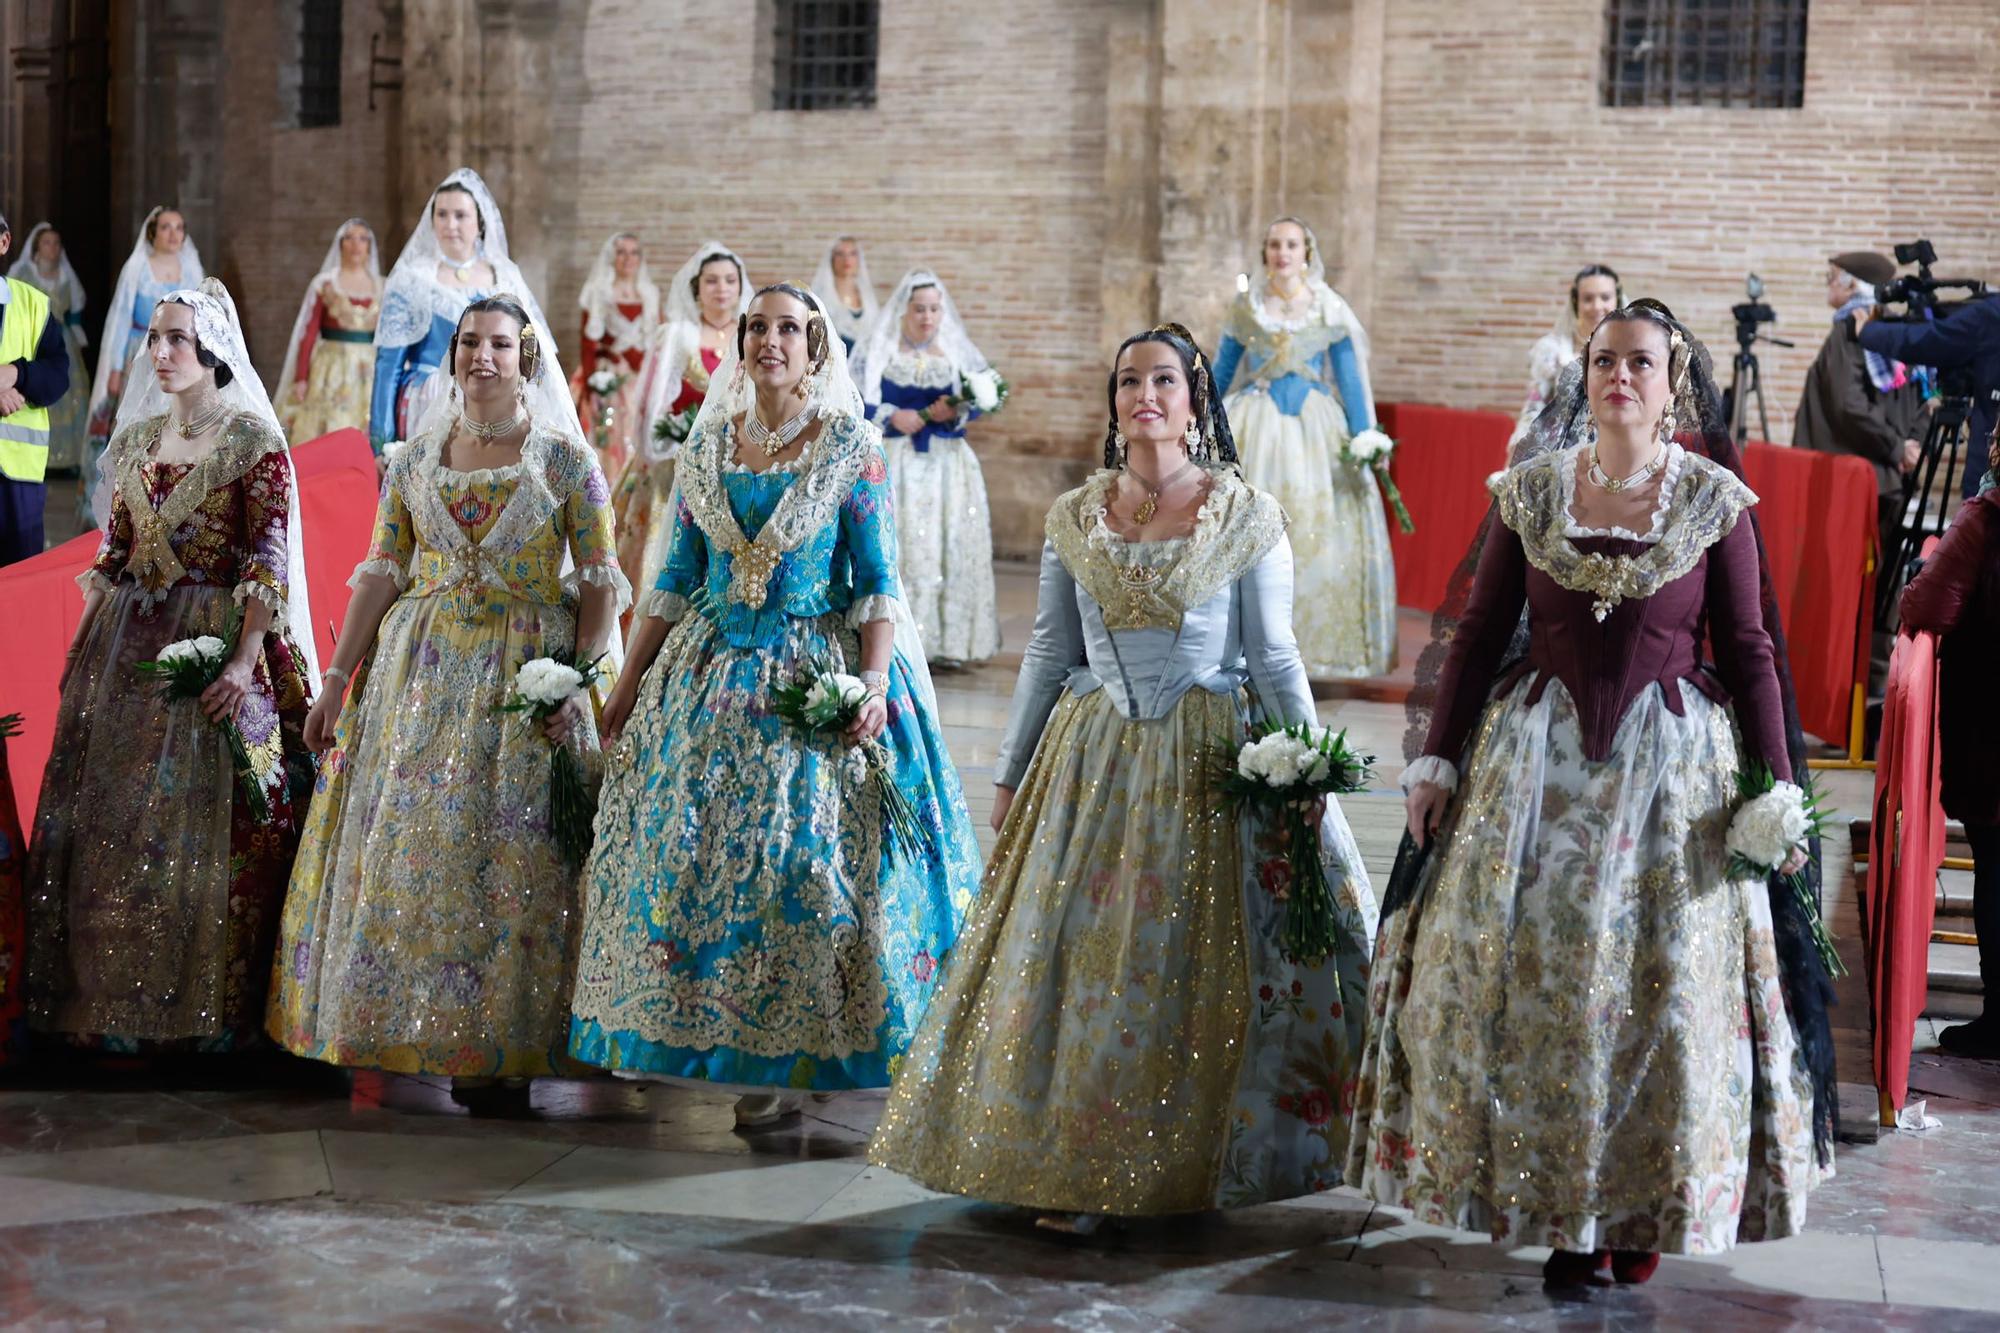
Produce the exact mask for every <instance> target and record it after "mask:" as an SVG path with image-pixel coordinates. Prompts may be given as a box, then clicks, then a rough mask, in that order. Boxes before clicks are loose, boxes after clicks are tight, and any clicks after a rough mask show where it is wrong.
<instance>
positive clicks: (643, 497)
mask: <svg viewBox="0 0 2000 1333" xmlns="http://www.w3.org/2000/svg"><path fill="white" fill-rule="evenodd" d="M661 337H662V338H663V339H664V337H665V330H662V331H661ZM699 355H700V361H699V363H698V364H697V363H696V362H693V361H690V362H689V363H688V364H687V366H686V367H685V368H684V369H681V370H679V371H677V372H676V373H677V374H678V375H679V376H680V379H681V391H680V393H679V394H678V395H677V396H676V397H675V398H674V401H673V402H671V403H669V404H668V405H667V415H669V416H679V415H680V414H681V413H683V412H685V411H687V410H688V408H690V407H693V406H695V405H697V404H699V403H700V402H701V397H702V394H703V393H705V392H706V391H707V389H708V377H709V376H710V375H712V374H714V373H715V368H716V367H717V366H719V365H721V364H722V356H721V354H720V353H718V352H714V351H711V350H710V349H708V348H706V347H704V348H702V349H701V350H700V353H699ZM656 359H658V358H656ZM651 372H652V373H653V374H660V373H664V372H663V371H662V370H661V369H660V368H659V367H653V368H651ZM638 388H639V390H640V391H639V392H638V393H637V394H636V397H637V398H638V400H639V401H640V402H641V403H644V401H645V399H646V394H645V389H646V382H645V381H644V380H642V381H641V382H640V384H639V386H638ZM633 417H634V419H635V421H637V422H638V429H639V430H641V431H644V430H645V429H646V425H645V412H644V410H643V408H642V409H641V410H639V411H635V412H634V413H633ZM662 447H663V446H661V445H659V444H657V443H655V442H652V441H648V440H644V439H635V440H633V441H632V457H631V460H630V461H629V462H627V463H626V465H625V468H624V470H623V471H622V472H621V473H620V474H619V477H618V490H617V493H616V495H615V498H614V499H613V501H612V508H613V510H615V511H616V513H617V516H618V565H619V568H621V569H623V570H624V571H625V577H626V578H628V579H630V580H631V581H632V586H633V587H635V588H642V589H643V588H650V587H652V586H653V584H654V582H655V581H656V580H657V579H658V578H659V576H660V566H661V565H663V564H665V563H666V559H667V542H668V540H669V539H670V538H672V536H673V533H674V521H673V520H674V514H673V495H674V457H673V456H672V455H669V456H668V457H665V458H657V457H654V454H655V453H657V452H658V450H659V449H661V448H662Z"/></svg>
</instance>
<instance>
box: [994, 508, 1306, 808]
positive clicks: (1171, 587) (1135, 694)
mask: <svg viewBox="0 0 2000 1333" xmlns="http://www.w3.org/2000/svg"><path fill="white" fill-rule="evenodd" d="M1116 480H1117V474H1116V473H1115V472H1110V471H1103V472H1099V473H1097V474H1096V475H1095V476H1093V477H1092V478H1091V479H1090V480H1089V481H1087V482H1085V483H1084V485H1083V486H1081V487H1079V488H1078V489H1076V490H1074V491H1070V492H1069V493H1067V494H1065V495H1063V496H1062V497H1061V498H1059V499H1058V500H1057V501H1056V503H1055V505H1054V506H1053V507H1052V508H1051V509H1050V511H1049V518H1048V523H1047V527H1046V536H1047V541H1046V543H1045V545H1044V546H1043V549H1042V575H1041V588H1040V593H1039V600H1038V602H1037V607H1036V612H1035V629H1034V633H1033V635H1032V636H1031V637H1030V639H1029V643H1028V646H1027V648H1026V649H1025V650H1023V652H1022V654H1021V679H1020V683H1019V684H1018V685H1017V686H1016V687H1015V690H1014V705H1013V709H1012V713H1011V716H1010V717H1009V719H1008V724H1007V733H1006V738H1005V740H1004V741H1003V742H1002V744H1001V747H1000V754H999V757H998V758H997V759H996V761H995V765H994V768H995V777H994V781H995V782H997V783H999V784H1000V785H1002V786H1018V785H1019V783H1020V780H1021V778H1022V776H1023V775H1024V774H1025V773H1026V772H1027V768H1028V761H1029V760H1030V759H1031V758H1033V756H1034V750H1035V746H1036V744H1037V743H1038V742H1039V741H1040V739H1041V734H1042V729H1043V727H1044V726H1046V725H1047V722H1048V717H1049V713H1050V711H1051V710H1052V709H1053V708H1054V707H1055V704H1056V700H1057V699H1058V698H1059V697H1060V696H1061V695H1062V694H1063V693H1064V692H1065V691H1067V692H1068V693H1071V694H1078V695H1082V694H1089V693H1092V692H1093V691H1096V690H1100V689H1101V690H1103V691H1105V693H1106V695H1107V697H1109V698H1110V699H1111V701H1112V703H1113V704H1114V705H1115V706H1116V707H1117V709H1118V711H1119V712H1120V713H1121V714H1123V715H1124V716H1125V717H1127V718H1131V719H1134V720H1138V719H1150V718H1162V717H1165V716H1167V714H1169V713H1170V712H1172V711H1173V709H1174V707H1175V705H1177V704H1178V703H1179V702H1180V701H1181V699H1182V698H1183V697H1184V696H1185V695H1186V694H1187V692H1188V691H1189V690H1193V689H1203V690H1209V691H1212V692H1214V693H1217V694H1233V693H1235V692H1236V691H1237V690H1239V689H1242V688H1243V687H1244V686H1245V685H1246V684H1250V685H1254V686H1255V688H1256V692H1257V702H1258V706H1259V707H1260V709H1261V710H1262V711H1263V712H1264V713H1266V714H1268V715H1272V716H1276V717H1282V718H1283V719H1285V720H1286V721H1291V722H1301V721H1310V720H1311V719H1312V718H1313V716H1314V711H1313V702H1312V691H1311V689H1310V688H1309V686H1308V685H1307V682H1306V675H1305V667H1304V664H1303V663H1302V662H1301V660H1300V658H1299V651H1298V644H1297V641H1296V640H1295V639H1294V638H1293V637H1292V553H1291V546H1290V543H1288V542H1287V541H1286V540H1285V515H1284V511H1283V510H1282V509H1281V508H1280V507H1279V506H1278V502H1277V501H1276V500H1274V499H1273V498H1272V497H1271V496H1269V495H1267V494H1266V493H1264V492H1263V491H1260V490H1257V489H1255V488H1254V487H1252V486H1250V485H1248V484H1247V483H1245V482H1243V481H1242V480H1241V479H1240V478H1238V477H1237V476H1236V474H1235V473H1233V472H1217V473H1215V474H1214V477H1213V481H1212V484H1211V488H1210V490H1209V494H1208V496H1207V498H1206V499H1205V500H1204V501H1203V502H1202V506H1201V509H1200V510H1199V511H1198V512H1197V514H1196V517H1195V529H1194V532H1193V533H1192V534H1191V535H1190V536H1187V537H1182V538H1170V539H1166V540H1161V541H1145V542H1128V541H1126V540H1124V539H1123V538H1121V537H1120V536H1119V535H1118V534H1117V533H1115V532H1113V531H1112V530H1111V529H1110V528H1109V526H1107V525H1106V523H1105V512H1106V507H1107V504H1106V501H1107V497H1108V496H1109V494H1110V489H1111V486H1112V485H1113V483H1115V481H1116Z"/></svg>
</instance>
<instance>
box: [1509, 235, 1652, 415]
mask: <svg viewBox="0 0 2000 1333" xmlns="http://www.w3.org/2000/svg"><path fill="white" fill-rule="evenodd" d="M1624 304H1625V289H1624V288H1623V287H1622V286H1620V285H1619V282H1618V275H1617V274H1616V273H1615V272H1613V271H1612V270H1611V269H1610V268H1608V267H1606V266H1605V265H1603V264H1585V265H1584V266H1583V267H1582V268H1580V269H1578V270H1577V272H1576V276H1575V277H1573V278H1571V279H1570V280H1569V313H1568V314H1567V315H1566V316H1564V317H1563V318H1562V319H1560V320H1558V321H1556V326H1555V327H1554V328H1553V329H1551V330H1549V331H1548V332H1547V333H1544V334H1543V335H1542V336H1541V337H1539V338H1537V339H1535V345H1534V346H1533V347H1530V348H1529V349H1528V396H1527V399H1526V400H1525V401H1524V402H1523V403H1522V404H1521V415H1520V419H1519V420H1518V421H1516V422H1515V423H1514V434H1513V437H1512V438H1511V439H1509V440H1508V444H1509V445H1513V444H1517V443H1519V442H1520V440H1521V439H1522V437H1524V436H1525V435H1527V433H1528V431H1529V429H1530V428H1531V427H1532V426H1533V425H1534V424H1535V418H1536V417H1538V416H1540V415H1541V414H1542V409H1543V408H1545V407H1547V406H1548V405H1549V400H1550V399H1551V398H1553V397H1554V396H1555V391H1556V381H1557V380H1558V379H1560V378H1561V377H1562V373H1563V369H1564V367H1566V366H1568V365H1569V363H1570V362H1572V361H1574V360H1576V358H1577V354H1578V350H1579V349H1580V348H1581V347H1582V346H1583V345H1584V344H1585V343H1587V342H1589V341H1590V335H1591V334H1592V333H1593V332H1595V331H1596V329H1597V321H1598V320H1600V319H1603V318H1604V317H1605V316H1606V315H1608V314H1610V313H1611V312H1612V311H1613V310H1616V309H1617V308H1618V307H1619V306H1621V305H1624Z"/></svg>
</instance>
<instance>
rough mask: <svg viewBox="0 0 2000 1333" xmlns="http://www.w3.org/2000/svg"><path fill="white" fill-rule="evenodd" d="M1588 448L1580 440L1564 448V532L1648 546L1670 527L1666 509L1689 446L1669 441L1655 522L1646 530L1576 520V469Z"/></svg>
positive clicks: (1653, 520)
mask: <svg viewBox="0 0 2000 1333" xmlns="http://www.w3.org/2000/svg"><path fill="white" fill-rule="evenodd" d="M1589 451H1590V446H1589V445H1587V444H1578V445H1572V446H1571V447H1570V448H1568V449H1565V450H1563V452H1562V456H1561V460H1560V463H1559V466H1558V471H1559V473H1560V475H1561V477H1562V505H1563V510H1562V512H1563V536H1565V537H1568V538H1570V539H1571V540H1575V539H1577V538H1579V537H1616V538H1619V539H1621V540H1624V541H1628V542H1644V543H1646V544H1647V545H1648V546H1651V545H1653V544H1655V543H1657V542H1658V541H1659V540H1660V538H1661V537H1662V536H1664V535H1665V533H1666V530H1667V509H1668V507H1669V505H1670V503H1671V501H1672V500H1673V496H1674V488H1675V486H1676V485H1678V484H1679V482H1680V479H1681V468H1682V466H1683V465H1684V464H1685V462H1686V460H1687V450H1685V449H1683V448H1681V447H1680V445H1678V444H1676V443H1673V442H1671V441H1669V442H1668V444H1667V458H1666V467H1665V469H1664V471H1663V472H1662V474H1661V477H1660V491H1659V494H1658V495H1657V496H1656V497H1655V498H1654V500H1653V517H1652V523H1651V525H1650V526H1649V527H1648V528H1647V529H1646V531H1645V532H1643V533H1638V532H1633V531H1630V530H1629V529H1626V528H1621V527H1619V526H1618V525H1617V524H1615V523H1614V524H1613V525H1612V526H1610V527H1608V528H1590V527H1585V526H1584V525H1583V524H1581V523H1579V522H1577V521H1576V513H1575V511H1576V472H1577V467H1578V465H1579V464H1580V462H1581V460H1582V458H1583V456H1584V455H1585V454H1587V453H1588V452H1589Z"/></svg>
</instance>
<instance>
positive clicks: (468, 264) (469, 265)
mask: <svg viewBox="0 0 2000 1333" xmlns="http://www.w3.org/2000/svg"><path fill="white" fill-rule="evenodd" d="M444 262H445V263H447V264H449V265H451V273H452V276H453V277H455V278H457V279H458V280H459V281H460V282H464V281H465V275H466V274H468V273H470V272H472V270H473V268H474V266H476V265H477V264H478V263H479V252H478V251H476V250H475V251H474V252H473V255H472V258H470V259H468V260H466V261H465V262H464V263H463V264H461V263H459V262H458V261H457V260H456V259H453V258H452V257H451V256H450V255H446V256H444Z"/></svg>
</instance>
